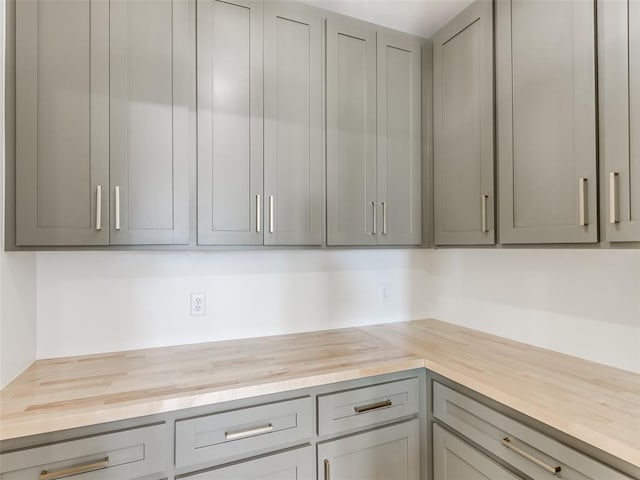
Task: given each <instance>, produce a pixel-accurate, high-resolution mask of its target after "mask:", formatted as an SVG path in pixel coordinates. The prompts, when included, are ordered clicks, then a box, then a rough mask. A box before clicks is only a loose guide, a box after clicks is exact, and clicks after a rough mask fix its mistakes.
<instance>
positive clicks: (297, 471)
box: [185, 446, 314, 480]
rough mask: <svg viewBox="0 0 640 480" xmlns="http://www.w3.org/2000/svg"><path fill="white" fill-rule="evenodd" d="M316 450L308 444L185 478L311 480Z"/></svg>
mask: <svg viewBox="0 0 640 480" xmlns="http://www.w3.org/2000/svg"><path fill="white" fill-rule="evenodd" d="M313 469H314V451H313V447H311V446H307V447H304V448H298V449H296V450H290V451H288V452H284V453H276V454H273V455H267V456H266V457H260V458H256V459H253V460H247V461H246V462H240V463H236V464H234V465H231V466H228V467H221V468H216V469H213V470H209V471H207V472H202V473H198V474H196V475H192V476H188V477H185V480H187V479H188V480H240V479H242V480H309V479H310V478H313Z"/></svg>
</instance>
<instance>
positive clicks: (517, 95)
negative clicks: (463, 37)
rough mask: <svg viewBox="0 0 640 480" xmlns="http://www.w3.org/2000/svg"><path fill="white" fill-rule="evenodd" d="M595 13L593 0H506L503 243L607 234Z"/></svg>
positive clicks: (500, 108) (501, 89)
mask: <svg viewBox="0 0 640 480" xmlns="http://www.w3.org/2000/svg"><path fill="white" fill-rule="evenodd" d="M594 15H595V8H594V1H593V0H589V1H576V2H572V1H559V2H538V1H532V0H497V2H496V76H497V82H496V94H497V99H496V100H497V102H496V104H497V139H498V143H497V154H498V173H499V177H498V187H499V202H500V203H499V216H500V241H501V243H584V242H596V241H597V240H598V216H597V213H598V212H597V174H596V167H597V165H596V104H595V101H596V89H595V85H596V76H595V74H596V72H595V18H594ZM541 25H544V35H541V33H540V32H541V30H540V26H541Z"/></svg>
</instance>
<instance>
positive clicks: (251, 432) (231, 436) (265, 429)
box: [224, 423, 273, 440]
mask: <svg viewBox="0 0 640 480" xmlns="http://www.w3.org/2000/svg"><path fill="white" fill-rule="evenodd" d="M272 431H273V424H271V423H269V424H267V425H264V426H262V427H257V428H250V429H248V430H238V431H237V432H224V438H225V439H227V440H239V439H241V438H247V437H255V436H256V435H262V434H263V433H269V432H272Z"/></svg>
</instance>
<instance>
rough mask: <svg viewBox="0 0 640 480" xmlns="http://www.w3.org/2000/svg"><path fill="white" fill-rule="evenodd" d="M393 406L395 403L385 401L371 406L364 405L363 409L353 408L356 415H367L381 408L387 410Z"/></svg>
mask: <svg viewBox="0 0 640 480" xmlns="http://www.w3.org/2000/svg"><path fill="white" fill-rule="evenodd" d="M391 406H393V402H392V401H391V400H385V401H383V402H376V403H372V404H370V405H363V406H362V407H353V411H354V412H356V413H366V412H370V411H372V410H379V409H381V408H387V407H391Z"/></svg>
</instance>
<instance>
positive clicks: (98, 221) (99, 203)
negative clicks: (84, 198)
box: [96, 185, 102, 230]
mask: <svg viewBox="0 0 640 480" xmlns="http://www.w3.org/2000/svg"><path fill="white" fill-rule="evenodd" d="M96 230H102V185H97V186H96Z"/></svg>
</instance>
